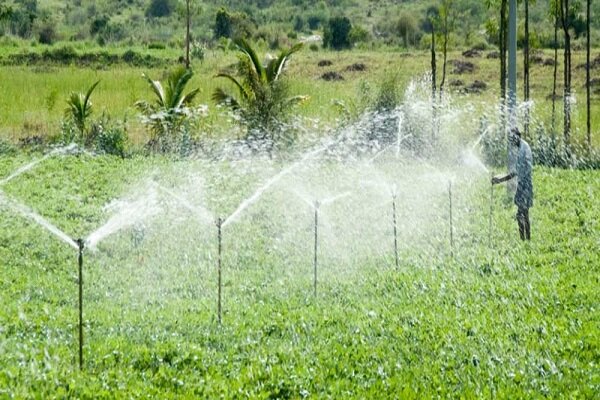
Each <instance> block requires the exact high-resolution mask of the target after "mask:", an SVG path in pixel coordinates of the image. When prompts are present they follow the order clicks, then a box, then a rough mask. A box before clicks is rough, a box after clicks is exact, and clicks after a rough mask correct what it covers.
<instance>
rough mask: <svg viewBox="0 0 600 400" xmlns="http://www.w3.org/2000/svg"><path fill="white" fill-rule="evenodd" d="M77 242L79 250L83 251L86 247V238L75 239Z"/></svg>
mask: <svg viewBox="0 0 600 400" xmlns="http://www.w3.org/2000/svg"><path fill="white" fill-rule="evenodd" d="M75 243H77V246H79V251H83V249H84V248H85V239H81V238H79V239H75Z"/></svg>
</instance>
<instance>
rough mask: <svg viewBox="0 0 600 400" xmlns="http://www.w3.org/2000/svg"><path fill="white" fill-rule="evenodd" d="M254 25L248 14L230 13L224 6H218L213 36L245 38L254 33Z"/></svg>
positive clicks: (216, 37)
mask: <svg viewBox="0 0 600 400" xmlns="http://www.w3.org/2000/svg"><path fill="white" fill-rule="evenodd" d="M254 30H255V27H254V24H253V23H252V21H251V20H250V19H249V18H248V15H247V14H245V13H243V12H240V13H230V12H229V11H227V10H226V9H225V8H220V9H219V11H217V14H216V16H215V27H214V30H213V33H214V38H215V39H220V38H229V39H235V38H247V37H251V36H252V35H253V33H254Z"/></svg>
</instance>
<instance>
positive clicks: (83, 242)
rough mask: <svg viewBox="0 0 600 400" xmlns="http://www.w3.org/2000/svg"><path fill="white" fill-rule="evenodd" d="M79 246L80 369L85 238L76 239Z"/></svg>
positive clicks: (81, 367)
mask: <svg viewBox="0 0 600 400" xmlns="http://www.w3.org/2000/svg"><path fill="white" fill-rule="evenodd" d="M75 243H77V246H78V248H79V255H78V257H77V264H78V265H79V279H78V285H79V369H80V370H82V369H83V250H84V249H85V241H84V240H83V239H77V240H75Z"/></svg>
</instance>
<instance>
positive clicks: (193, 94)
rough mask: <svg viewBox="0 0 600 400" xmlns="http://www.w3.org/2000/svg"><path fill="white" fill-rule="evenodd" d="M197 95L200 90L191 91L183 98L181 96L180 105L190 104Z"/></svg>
mask: <svg viewBox="0 0 600 400" xmlns="http://www.w3.org/2000/svg"><path fill="white" fill-rule="evenodd" d="M198 93H200V88H197V89H194V90H192V91H191V92H189V93H188V94H186V95H185V96H183V97H182V98H181V103H180V105H188V104H191V103H192V101H194V98H195V97H196V95H198Z"/></svg>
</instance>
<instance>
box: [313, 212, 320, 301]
mask: <svg viewBox="0 0 600 400" xmlns="http://www.w3.org/2000/svg"><path fill="white" fill-rule="evenodd" d="M314 245H315V247H314V260H313V290H314V294H315V297H316V296H317V268H318V245H319V203H318V202H316V203H315V243H314Z"/></svg>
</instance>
